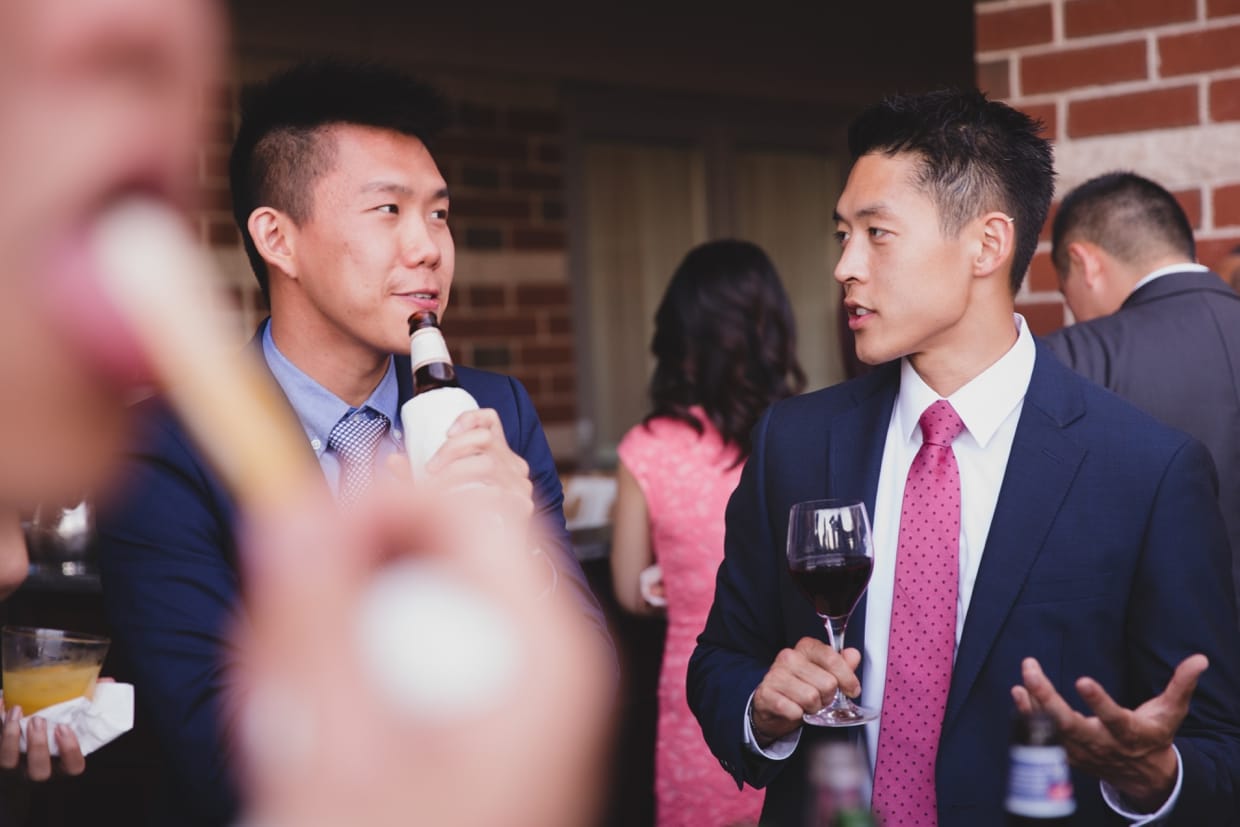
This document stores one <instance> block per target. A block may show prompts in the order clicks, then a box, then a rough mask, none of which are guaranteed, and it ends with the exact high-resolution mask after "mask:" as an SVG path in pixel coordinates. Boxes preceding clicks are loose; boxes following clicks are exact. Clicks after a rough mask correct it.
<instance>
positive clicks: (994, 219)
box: [973, 212, 1016, 276]
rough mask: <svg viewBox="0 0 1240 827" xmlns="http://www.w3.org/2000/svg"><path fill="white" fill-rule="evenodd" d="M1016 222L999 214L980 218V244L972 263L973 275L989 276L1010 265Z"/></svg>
mask: <svg viewBox="0 0 1240 827" xmlns="http://www.w3.org/2000/svg"><path fill="white" fill-rule="evenodd" d="M1015 224H1016V221H1015V219H1013V218H1012V217H1011V216H1010V215H1006V214H1005V213H1001V212H989V213H986V215H984V216H982V218H981V235H980V237H979V240H980V241H981V244H980V245H979V247H978V251H977V257H976V258H975V259H974V262H973V275H975V276H989V275H991V274H992V273H995V272H996V271H998V270H1001V269H1003V268H1004V266H1005V265H1006V266H1007V267H1008V268H1010V267H1011V264H1012V253H1013V251H1014V250H1015V249H1016V229H1015Z"/></svg>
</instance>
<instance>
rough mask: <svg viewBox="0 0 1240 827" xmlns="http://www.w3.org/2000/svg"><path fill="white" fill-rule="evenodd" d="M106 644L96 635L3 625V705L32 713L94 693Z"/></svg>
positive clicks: (0, 649) (0, 646)
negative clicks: (18, 707)
mask: <svg viewBox="0 0 1240 827" xmlns="http://www.w3.org/2000/svg"><path fill="white" fill-rule="evenodd" d="M109 642H110V641H109V640H108V639H107V638H106V637H100V636H99V635H88V634H82V633H80V632H66V631H63V630H61V629H36V628H32V627H28V626H5V627H4V629H3V632H2V633H0V655H2V657H3V682H4V685H3V689H4V706H5V708H6V709H11V708H13V707H15V706H20V707H21V708H22V714H23V715H30V714H32V713H34V712H38V711H39V710H40V709H44V708H46V707H49V706H53V705H55V704H58V703H61V702H62V701H67V700H70V699H72V698H78V697H82V696H86V697H90V696H91V695H92V694H93V693H94V691H95V681H96V680H97V679H98V677H99V668H100V667H101V666H102V665H103V658H104V656H105V655H106V654H107V652H108V644H109Z"/></svg>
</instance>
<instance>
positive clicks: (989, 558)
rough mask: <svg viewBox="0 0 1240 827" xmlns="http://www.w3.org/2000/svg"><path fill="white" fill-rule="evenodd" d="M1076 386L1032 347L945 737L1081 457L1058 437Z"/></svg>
mask: <svg viewBox="0 0 1240 827" xmlns="http://www.w3.org/2000/svg"><path fill="white" fill-rule="evenodd" d="M1078 381H1079V380H1077V379H1076V378H1075V377H1074V376H1073V375H1072V374H1071V373H1070V372H1069V371H1068V369H1067V368H1064V367H1063V366H1062V365H1060V364H1059V363H1058V362H1057V361H1055V357H1054V356H1053V355H1051V354H1050V352H1049V351H1048V350H1046V349H1045V348H1044V347H1043V346H1041V345H1039V346H1038V355H1037V361H1036V362H1035V363H1034V370H1033V377H1032V379H1031V380H1030V383H1029V390H1028V392H1027V393H1026V395H1025V402H1024V407H1023V409H1022V410H1021V415H1020V421H1019V422H1018V423H1017V426H1016V435H1015V438H1014V440H1013V442H1012V453H1011V455H1010V457H1009V458H1008V464H1007V469H1006V471H1005V472H1004V475H1003V486H1002V488H1001V489H1000V492H999V499H998V502H997V503H996V505H995V514H994V517H993V518H992V520H991V523H990V532H989V534H988V535H987V538H986V548H985V551H984V552H983V554H982V562H981V566H980V568H979V569H978V574H977V581H976V582H975V583H974V586H973V595H972V598H971V600H970V602H969V614H968V616H967V617H966V618H965V624H964V632H963V634H962V636H961V639H960V646H959V648H958V649H957V652H956V664H955V667H954V668H953V670H952V685H951V691H950V693H949V695H948V698H947V711H946V713H945V715H944V721H943V731H944V732H946V731H947V729H948V727H949V726H951V724H952V721H953V720H954V719H955V717H956V715H957V714H958V713H959V712H960V710H961V709H962V708H963V706H964V703H965V699H966V698H967V697H968V695H969V691H970V690H971V689H972V687H973V684H974V682H975V681H976V680H977V676H978V673H979V672H980V671H981V669H982V665H983V664H984V663H985V661H986V658H987V656H988V655H989V653H990V650H991V648H992V646H993V645H994V642H995V639H996V638H997V637H998V635H999V632H1000V631H1001V630H1002V628H1003V624H1004V621H1005V620H1006V619H1007V616H1008V613H1009V612H1010V611H1011V609H1012V606H1013V604H1014V603H1015V602H1016V597H1017V595H1018V594H1019V593H1020V590H1021V587H1022V586H1023V585H1024V582H1025V579H1026V577H1027V576H1028V574H1029V571H1030V569H1031V568H1032V567H1033V563H1034V560H1035V559H1036V558H1037V555H1038V553H1039V552H1040V551H1041V549H1042V545H1043V543H1044V542H1045V539H1046V536H1047V534H1048V532H1049V531H1050V528H1051V524H1052V523H1053V522H1054V520H1055V516H1056V515H1057V514H1058V513H1059V509H1060V507H1061V506H1062V504H1063V501H1064V498H1065V497H1066V496H1067V492H1068V487H1069V485H1070V484H1071V483H1072V480H1073V478H1074V477H1075V476H1076V473H1077V469H1078V468H1079V466H1080V463H1081V460H1082V459H1083V458H1084V456H1085V449H1084V448H1083V447H1082V446H1080V445H1079V444H1077V443H1076V442H1074V441H1073V440H1072V439H1070V438H1069V437H1068V436H1067V435H1066V434H1065V432H1064V428H1065V427H1066V426H1067V425H1068V424H1069V423H1070V422H1072V421H1073V420H1075V419H1077V418H1078V417H1080V416H1081V415H1083V413H1084V402H1083V400H1082V399H1081V395H1080V390H1079V388H1078V387H1077V384H1076V383H1077V382H1078Z"/></svg>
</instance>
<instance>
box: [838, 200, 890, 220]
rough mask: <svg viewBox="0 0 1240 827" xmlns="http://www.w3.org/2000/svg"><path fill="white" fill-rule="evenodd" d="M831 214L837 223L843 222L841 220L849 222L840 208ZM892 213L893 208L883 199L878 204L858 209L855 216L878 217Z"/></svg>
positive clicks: (855, 217)
mask: <svg viewBox="0 0 1240 827" xmlns="http://www.w3.org/2000/svg"><path fill="white" fill-rule="evenodd" d="M831 215H832V220H834V221H835V222H836V223H841V222H843V223H848V219H846V218H844V216H842V215H840V213H839V211H838V210H836V211H834V212H832V214H831ZM891 215H893V213H892V211H891V208H890V207H888V206H887V205H886V204H884V203H883V202H882V201H879V202H878V203H877V204H867V205H866V206H864V207H862V208H861V209H859V210H857V214H856V215H855V216H854V219H855V220H859V219H862V218H876V217H877V218H883V217H889V216H891Z"/></svg>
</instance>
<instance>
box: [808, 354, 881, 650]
mask: <svg viewBox="0 0 1240 827" xmlns="http://www.w3.org/2000/svg"><path fill="white" fill-rule="evenodd" d="M877 370H878V371H884V373H882V374H881V375H880V376H878V377H876V380H875V384H866V385H864V386H862V387H861V388H858V400H857V405H856V406H855V407H853V408H851V409H849V410H847V411H845V412H843V413H842V414H840V415H839V416H838V417H837V418H836V420H835V421H834V422H832V423H831V437H830V440H829V443H828V457H827V459H828V461H827V491H826V494H825V496H828V497H836V498H848V499H852V498H860V499H862V500H864V501H865V507H866V511H867V513H868V514H869V515H870V522H871V523H873V521H874V499H875V497H876V496H877V494H878V474H879V469H880V468H882V464H883V448H884V446H885V444H886V441H887V426H888V423H889V422H890V421H891V409H892V406H893V405H894V403H895V398H896V391H897V390H898V389H899V386H900V371H899V362H894V363H891V364H889V365H884V366H883V367H880V368H878V369H877ZM867 391H868V392H867ZM865 607H866V598H865V596H864V595H862V597H861V600H860V601H858V603H857V607H856V608H855V609H854V610H853V613H852V617H851V618H850V619H849V622H848V634H847V636H846V638H845V641H844V642H845V644H846V645H849V646H854V647H856V648H857V649H862V646H861V642H862V641H863V640H865ZM862 668H863V669H864V668H865V664H864V663H863V664H862Z"/></svg>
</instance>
